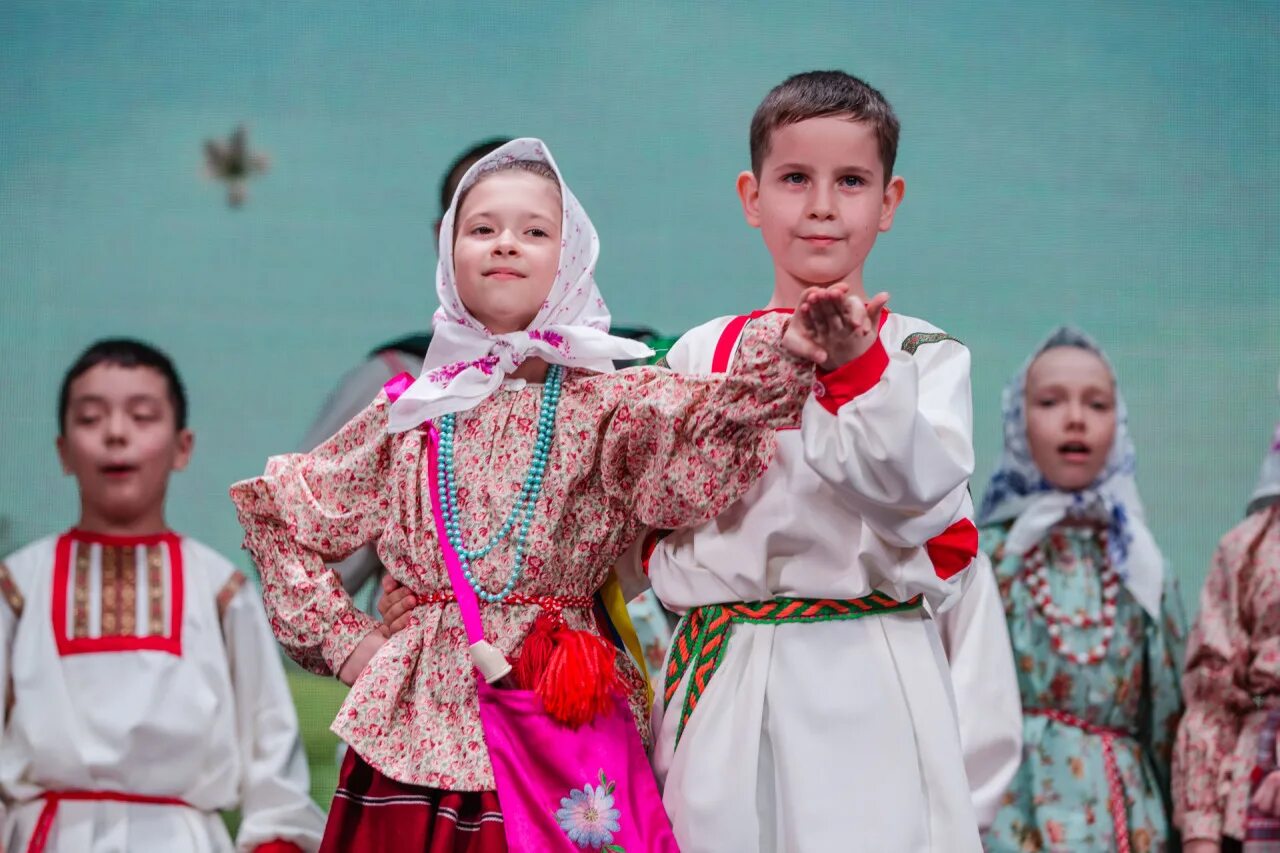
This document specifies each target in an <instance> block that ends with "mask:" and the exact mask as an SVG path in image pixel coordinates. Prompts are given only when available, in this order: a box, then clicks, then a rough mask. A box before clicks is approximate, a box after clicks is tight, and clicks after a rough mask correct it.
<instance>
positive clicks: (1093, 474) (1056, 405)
mask: <svg viewBox="0 0 1280 853" xmlns="http://www.w3.org/2000/svg"><path fill="white" fill-rule="evenodd" d="M1026 412H1027V443H1028V444H1029V445H1030V448H1031V458H1032V460H1033V461H1034V462H1035V464H1036V467H1037V468H1039V469H1040V473H1041V474H1043V475H1044V478H1045V479H1046V480H1048V481H1049V482H1050V483H1051V484H1052V485H1054V486H1056V487H1057V488H1059V489H1062V490H1064V491H1071V492H1074V491H1079V490H1080V489H1085V488H1088V487H1089V486H1090V485H1092V484H1093V482H1094V481H1095V480H1096V479H1097V478H1098V475H1099V474H1101V473H1102V469H1103V467H1104V466H1105V465H1106V464H1107V456H1108V454H1110V453H1111V445H1112V444H1113V443H1114V442H1115V438H1116V391H1115V382H1114V380H1113V379H1112V378H1111V371H1110V370H1108V369H1107V365H1106V363H1105V362H1104V361H1103V360H1102V359H1101V358H1099V357H1098V356H1097V354H1095V353H1092V352H1090V351H1088V350H1085V349H1081V348H1079V347H1054V348H1053V349H1050V350H1045V352H1044V353H1042V354H1041V355H1040V356H1039V357H1037V358H1036V360H1035V361H1033V362H1032V363H1031V367H1030V369H1029V370H1028V371H1027V399H1026Z"/></svg>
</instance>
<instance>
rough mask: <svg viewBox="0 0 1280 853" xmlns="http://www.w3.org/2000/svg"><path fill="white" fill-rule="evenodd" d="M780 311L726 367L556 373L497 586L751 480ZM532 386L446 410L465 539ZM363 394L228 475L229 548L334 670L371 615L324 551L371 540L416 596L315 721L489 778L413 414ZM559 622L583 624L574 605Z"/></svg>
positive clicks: (422, 764) (529, 404) (786, 370)
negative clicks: (235, 479)
mask: <svg viewBox="0 0 1280 853" xmlns="http://www.w3.org/2000/svg"><path fill="white" fill-rule="evenodd" d="M782 328H783V319H782V318H780V317H777V316H776V315H775V316H773V317H769V318H763V319H762V320H760V321H759V322H757V323H754V324H752V327H751V329H750V331H749V334H748V337H747V339H746V340H745V341H744V347H745V348H744V350H743V353H744V355H745V356H746V357H743V358H739V359H737V360H736V361H735V368H734V371H733V372H732V373H730V374H727V375H725V376H721V377H715V378H692V377H685V376H676V375H674V374H672V373H670V372H668V371H666V370H663V369H661V368H656V367H639V368H633V369H629V370H625V371H621V372H618V373H612V374H596V373H589V372H585V371H579V370H571V371H568V372H567V373H566V376H565V379H564V383H563V386H562V392H561V399H560V404H559V409H558V411H557V415H556V422H555V423H556V426H555V438H554V442H553V444H552V447H551V451H550V456H549V459H548V463H547V470H546V472H545V474H544V476H543V491H542V497H541V499H540V501H539V504H538V507H537V510H536V514H535V516H534V521H533V524H532V526H531V527H530V529H529V532H528V536H527V538H526V555H527V557H526V567H525V572H524V575H523V578H522V580H521V581H520V584H519V586H518V587H517V589H516V592H517V593H520V594H522V595H526V596H533V595H544V596H559V597H569V596H590V595H592V594H594V593H595V592H596V591H597V590H598V589H599V588H600V587H601V586H602V585H603V583H604V581H605V580H606V578H607V576H608V573H609V571H610V569H611V568H612V566H613V564H614V562H615V560H616V559H617V558H618V556H619V555H620V554H621V553H622V552H623V551H624V550H625V549H626V548H627V546H628V545H629V544H630V543H631V542H632V541H633V540H634V539H635V538H636V537H637V536H638V535H639V534H640V533H641V532H642V531H643V530H644V529H645V528H646V527H656V528H675V527H684V526H689V525H694V524H700V523H703V522H705V521H707V520H709V519H711V518H714V517H715V516H716V515H718V514H719V513H720V512H721V511H722V510H723V509H724V508H725V507H727V506H729V505H730V504H732V503H733V502H734V501H736V500H738V499H739V498H740V497H741V496H742V495H743V494H744V493H745V492H746V491H747V489H749V488H750V487H751V485H753V484H754V483H755V481H756V480H757V479H758V478H759V477H760V476H761V475H762V474H763V473H764V471H765V469H766V467H767V466H768V464H769V461H770V459H771V457H772V453H773V448H774V435H773V433H774V430H776V429H779V428H782V427H786V426H795V425H797V424H798V423H799V419H800V411H801V407H802V406H803V404H804V401H805V399H806V397H807V395H808V394H809V392H810V388H811V387H812V383H813V371H812V367H811V366H809V365H808V364H806V363H801V362H799V361H797V360H795V359H793V358H792V357H790V356H789V355H786V354H785V353H783V352H782V351H781V350H780V349H779V348H778V346H777V343H778V341H779V339H780V337H781V331H782ZM541 393H542V390H541V386H538V385H518V384H509V385H508V386H505V387H504V389H503V390H501V391H499V392H498V393H496V394H494V395H493V396H491V397H489V398H488V399H487V400H485V401H484V402H483V403H481V404H480V405H479V406H477V407H476V408H474V409H472V410H471V411H469V412H466V413H461V414H459V416H458V420H457V427H456V436H455V442H456V444H455V466H456V471H457V477H458V499H459V514H460V517H461V519H462V521H463V535H464V538H465V539H466V541H467V542H468V543H478V542H483V541H485V540H486V539H487V538H488V537H489V535H490V534H491V533H492V532H493V531H494V530H496V529H497V528H498V527H499V526H500V525H501V524H502V522H503V520H504V518H505V517H506V514H507V513H508V512H509V511H510V509H511V507H512V505H513V502H514V501H515V498H516V495H517V494H518V493H519V491H520V488H521V484H522V482H523V479H524V477H525V474H526V472H527V471H528V469H529V464H530V461H531V458H532V452H533V447H534V440H535V438H536V435H537V425H538V406H539V402H540V399H541ZM387 408H388V402H387V398H386V396H385V394H380V395H379V396H378V399H376V400H375V401H374V402H373V403H372V404H371V405H370V406H369V407H368V408H367V409H365V411H364V412H362V413H361V414H360V415H358V416H357V417H356V418H355V419H353V420H352V421H351V422H350V423H348V424H347V425H346V426H345V427H343V428H342V430H340V431H339V432H338V433H337V434H336V435H335V436H333V437H332V438H331V439H329V440H328V441H326V442H325V443H324V444H322V445H321V446H320V447H318V448H316V450H314V451H313V452H311V453H308V454H291V455H286V456H276V457H272V458H271V459H270V460H269V461H268V463H267V469H266V473H265V474H263V476H261V477H258V478H256V479H252V480H246V481H243V482H240V483H237V484H236V485H234V486H233V487H232V489H231V497H232V500H233V501H234V503H235V505H236V509H237V513H238V515H239V518H240V523H241V524H242V525H243V526H244V529H245V546H246V547H247V548H248V549H249V550H250V551H251V552H252V554H253V557H254V559H255V561H256V563H257V565H258V568H259V570H260V571H261V574H262V581H263V596H264V599H265V601H266V605H267V609H268V612H269V615H270V619H271V626H272V629H273V631H274V632H275V635H276V637H277V639H278V640H279V641H280V643H281V645H283V646H284V648H285V650H286V651H287V652H288V653H289V654H290V656H292V657H293V658H294V659H295V660H297V661H298V663H300V664H301V665H302V666H304V667H306V668H307V669H309V670H311V671H313V672H317V673H321V674H331V673H336V672H337V671H338V670H339V668H340V667H341V666H342V664H343V662H344V661H345V660H346V658H347V656H348V655H349V654H350V653H351V651H352V650H353V649H354V648H355V646H356V645H357V644H358V643H359V642H360V640H361V639H362V638H363V637H364V636H365V635H366V634H368V633H369V632H370V631H371V630H373V629H374V625H375V623H374V622H373V621H371V620H370V619H369V617H368V616H366V615H365V614H363V613H361V612H360V610H359V609H358V608H356V607H355V605H354V604H353V603H352V602H351V599H350V598H349V597H348V595H347V594H346V593H345V592H344V591H343V588H342V584H341V583H340V581H339V580H338V578H337V576H336V575H335V574H334V573H333V572H332V571H330V570H328V569H327V568H326V567H325V565H324V563H325V562H326V561H330V562H332V561H335V560H338V559H341V558H343V557H345V556H346V555H348V554H350V553H352V552H353V551H355V550H356V549H357V548H359V547H360V546H362V545H364V544H366V543H368V542H371V541H375V540H376V542H377V552H378V557H379V559H380V560H381V561H382V563H383V565H385V566H386V567H387V570H388V571H389V572H390V573H391V575H392V576H393V577H395V578H396V580H398V581H400V582H401V583H402V584H404V585H405V586H407V587H408V588H410V589H412V590H414V591H415V593H417V595H418V598H419V600H420V601H421V600H423V599H427V600H428V603H424V604H421V605H419V606H418V608H417V609H416V610H415V611H414V612H413V614H412V619H411V623H410V625H409V626H408V627H407V628H406V629H404V630H402V631H400V632H398V633H396V634H395V635H394V636H392V637H391V638H390V639H389V640H388V641H387V642H386V644H385V645H384V646H383V647H382V648H381V650H380V651H379V652H378V654H377V655H376V656H375V657H374V659H373V660H372V662H371V663H370V664H369V665H368V666H367V667H366V668H365V670H364V672H363V673H362V674H361V675H360V677H359V679H358V680H357V681H356V683H355V685H354V686H353V687H352V689H351V692H350V693H349V694H348V696H347V699H346V701H345V702H344V704H343V706H342V708H341V710H340V712H339V714H338V717H337V719H336V720H335V721H334V724H333V730H334V732H335V733H337V734H338V735H339V736H340V737H342V738H343V739H344V740H345V741H346V742H347V743H349V744H350V745H351V746H352V748H354V749H355V750H356V752H357V753H358V754H359V755H360V756H361V757H362V758H364V759H365V760H366V761H367V762H368V763H369V764H370V765H372V766H373V767H374V768H376V769H377V770H379V771H380V772H382V773H383V774H385V775H386V776H388V777H390V778H392V779H394V780H396V781H399V782H404V783H407V784H414V785H424V786H430V787H435V788H443V789H449V790H459V791H475V790H489V789H492V788H493V787H494V781H493V771H492V768H491V766H490V764H489V757H488V753H487V752H486V750H485V747H484V739H483V736H482V733H481V727H480V720H479V712H478V709H477V706H476V690H475V675H474V670H473V668H472V664H471V659H470V657H469V655H468V653H467V642H466V638H465V636H464V632H463V628H462V622H461V618H460V616H459V612H458V608H457V605H456V604H455V603H453V602H452V601H448V600H446V599H447V598H448V597H449V590H450V586H449V580H448V575H447V570H446V569H445V566H444V562H443V559H442V557H441V553H440V549H439V547H438V544H437V539H436V531H435V526H434V523H433V518H432V512H431V505H430V503H429V500H430V489H429V487H428V463H429V458H430V454H429V450H428V446H427V441H426V437H427V432H426V429H425V427H419V428H417V429H414V430H410V431H408V432H404V433H398V434H391V433H388V431H387V428H386V424H387ZM511 564H512V551H511V550H510V548H508V547H504V546H500V547H499V548H497V549H495V550H494V551H493V552H492V553H491V554H490V555H489V556H488V557H486V558H484V559H481V560H477V561H475V562H474V563H473V564H472V571H473V572H475V573H476V575H477V578H478V580H479V582H480V583H481V584H482V585H483V586H484V587H485V588H486V589H490V590H496V589H498V588H500V587H501V586H502V585H503V583H505V581H506V578H507V577H508V575H509V574H510V571H511ZM537 615H538V608H536V607H533V606H522V605H518V604H511V603H508V604H501V605H485V606H483V616H484V629H485V634H486V639H488V640H489V641H490V642H491V643H493V644H494V645H495V646H497V647H498V648H499V649H501V650H502V651H503V652H504V653H506V654H507V655H508V656H511V654H512V652H513V651H514V650H515V649H517V648H518V647H519V645H520V643H521V642H522V640H523V638H524V637H525V635H526V634H527V633H528V632H529V630H530V628H531V627H532V625H533V622H534V620H535V618H536V617H537ZM564 616H565V619H566V621H567V622H568V624H569V626H570V627H572V628H575V629H579V630H591V631H596V632H598V631H599V627H598V625H597V623H596V621H595V620H594V618H593V617H592V615H591V613H590V612H589V611H586V610H581V609H566V610H565V611H564ZM618 661H619V670H620V672H621V674H622V679H623V681H624V682H625V684H626V685H627V689H628V696H629V699H630V702H631V706H632V708H633V710H634V711H635V712H636V722H637V725H638V726H639V727H640V730H641V732H642V733H643V734H644V735H645V736H646V737H647V736H648V725H647V719H646V718H645V703H646V692H645V684H644V679H643V677H642V676H641V675H640V673H639V671H638V670H637V669H636V667H635V666H634V665H633V664H632V663H631V661H630V659H629V658H628V657H627V656H626V655H619V656H618Z"/></svg>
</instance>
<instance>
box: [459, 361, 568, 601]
mask: <svg viewBox="0 0 1280 853" xmlns="http://www.w3.org/2000/svg"><path fill="white" fill-rule="evenodd" d="M563 379H564V368H563V367H561V366H560V365H558V364H553V365H551V367H550V368H548V369H547V378H546V383H545V384H544V385H543V386H542V402H541V403H540V405H539V407H538V436H537V439H536V440H535V441H534V445H533V459H532V461H531V462H530V463H529V472H528V473H527V474H526V475H525V478H524V484H523V485H522V486H521V487H520V493H519V494H518V495H517V496H516V503H515V506H513V507H512V508H511V512H510V513H509V514H508V515H507V518H506V520H505V521H503V522H502V526H501V527H499V528H498V531H497V532H496V533H495V534H493V536H491V537H490V538H489V541H487V542H485V543H484V544H483V545H481V546H480V547H479V548H468V547H467V546H466V544H465V543H464V542H463V541H462V525H461V523H460V522H459V513H458V483H457V478H456V477H455V474H454V465H453V449H454V431H455V428H456V426H457V417H456V415H453V414H448V415H445V416H443V417H442V418H440V420H439V422H438V426H439V430H440V455H439V463H438V465H439V468H438V471H437V476H436V482H437V495H436V497H437V499H438V500H439V501H440V506H441V508H442V511H443V515H444V523H445V531H446V532H447V534H448V537H449V544H450V545H452V546H453V550H454V551H456V552H457V554H458V561H459V563H460V564H461V565H462V573H463V576H464V577H466V579H467V583H469V584H470V585H471V588H472V589H474V590H475V591H476V595H477V596H478V597H479V598H480V599H482V600H484V601H487V602H489V603H491V604H492V603H496V602H499V601H502V600H503V599H505V598H506V597H507V596H508V595H510V594H511V593H512V591H513V590H515V588H516V584H517V583H519V582H520V577H521V576H522V575H523V574H524V548H525V539H526V537H527V536H528V535H529V525H530V524H532V522H533V512H534V508H535V507H536V505H537V503H538V497H539V495H541V494H542V476H543V474H544V473H545V472H546V468H547V457H548V455H549V454H550V451H551V440H552V438H553V436H554V435H555V423H556V409H557V408H558V407H559V405H560V387H561V382H562V380H563ZM513 530H514V531H515V554H514V557H513V558H512V565H511V575H510V576H509V577H508V578H507V582H506V583H505V584H503V586H502V589H500V590H499V591H498V592H489V591H488V590H486V589H485V588H484V587H482V586H481V585H480V581H479V580H477V579H476V577H475V575H473V574H472V572H471V562H472V561H473V560H479V559H482V558H484V557H486V556H488V555H489V553H490V552H491V551H493V549H494V548H496V547H497V546H498V545H500V544H501V543H502V542H503V540H505V539H506V538H507V537H509V536H510V535H511V533H512V531H513Z"/></svg>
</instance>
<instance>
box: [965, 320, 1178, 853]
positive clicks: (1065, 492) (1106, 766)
mask: <svg viewBox="0 0 1280 853" xmlns="http://www.w3.org/2000/svg"><path fill="white" fill-rule="evenodd" d="M1004 440H1005V447H1004V455H1003V458H1002V460H1001V463H1000V467H999V469H998V470H997V471H996V473H995V475H994V476H993V477H992V478H991V483H990V485H989V486H988V488H987V493H986V496H985V500H984V502H983V506H982V510H981V512H980V513H979V518H978V523H979V525H981V526H982V531H981V539H982V548H983V550H984V551H986V552H987V553H989V554H991V559H992V563H993V564H994V565H995V568H996V577H997V580H998V583H999V585H1000V588H1001V593H1002V595H1003V597H1004V601H1005V615H1006V619H1007V621H1008V624H1009V633H1010V639H1011V640H1012V643H1013V652H1014V657H1015V659H1016V661H1017V664H1018V680H1019V687H1020V690H1021V693H1022V702H1023V714H1024V723H1023V726H1024V729H1023V741H1024V744H1025V749H1024V755H1025V758H1024V760H1023V763H1022V766H1021V767H1020V768H1019V770H1018V773H1017V775H1016V776H1015V777H1014V780H1013V782H1012V784H1011V785H1010V787H1009V790H1008V791H1007V793H1006V794H1005V798H1004V804H1003V805H1002V807H1001V809H1000V811H999V813H998V814H997V815H996V819H995V822H994V823H993V824H992V826H991V828H990V829H989V831H988V832H987V834H986V839H985V840H986V845H987V849H988V850H990V851H1021V850H1046V851H1062V853H1068V851H1069V852H1070V853H1076V851H1081V850H1118V851H1122V853H1123V851H1130V850H1132V851H1135V853H1137V851H1153V850H1157V851H1162V850H1176V849H1177V847H1176V843H1175V842H1174V841H1173V840H1172V838H1171V832H1170V825H1169V817H1170V812H1169V761H1170V752H1171V750H1172V746H1173V737H1174V731H1175V729H1176V726H1177V723H1178V716H1179V713H1180V711H1181V696H1180V693H1179V688H1178V668H1179V666H1180V665H1181V662H1182V653H1181V646H1182V642H1183V637H1184V633H1185V632H1184V621H1183V615H1182V610H1181V605H1180V600H1179V598H1178V593H1177V590H1176V586H1175V584H1174V582H1173V579H1172V578H1170V577H1168V576H1167V575H1166V573H1165V569H1164V559H1163V557H1162V556H1161V553H1160V549H1159V548H1158V547H1157V545H1156V542H1155V540H1154V539H1153V538H1152V535H1151V532H1150V530H1149V529H1148V528H1147V524H1146V520H1145V518H1144V516H1143V509H1142V503H1141V501H1140V500H1139V498H1138V489H1137V484H1136V482H1135V480H1134V450H1133V444H1132V441H1131V439H1130V437H1129V432H1128V428H1127V425H1126V415H1125V407H1124V401H1123V399H1122V397H1121V396H1120V392H1119V389H1118V388H1117V386H1116V378H1115V372H1114V370H1113V369H1112V367H1111V364H1110V362H1109V361H1108V360H1107V358H1106V356H1105V355H1104V354H1103V353H1102V351H1101V350H1100V349H1099V348H1098V346H1097V345H1096V344H1095V343H1094V342H1093V341H1092V340H1090V338H1089V337H1088V336H1086V335H1085V334H1084V333H1082V332H1079V331H1077V330H1075V329H1071V328H1062V329H1059V330H1058V331H1056V332H1054V333H1053V334H1052V335H1051V336H1050V337H1049V339H1048V340H1047V341H1046V342H1045V343H1044V344H1043V345H1042V346H1041V347H1040V348H1039V349H1038V350H1037V351H1036V353H1035V354H1034V355H1033V356H1032V358H1031V359H1030V360H1029V361H1028V363H1027V365H1026V366H1025V367H1024V369H1023V370H1022V372H1021V373H1019V374H1018V376H1017V377H1016V378H1015V379H1014V381H1013V382H1012V383H1011V384H1010V385H1009V386H1008V387H1007V388H1006V389H1005V392H1004Z"/></svg>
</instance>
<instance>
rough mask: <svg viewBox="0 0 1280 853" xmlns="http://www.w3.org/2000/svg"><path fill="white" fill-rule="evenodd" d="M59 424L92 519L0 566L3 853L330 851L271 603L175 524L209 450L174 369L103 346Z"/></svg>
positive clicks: (133, 351) (66, 394)
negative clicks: (171, 497) (177, 507)
mask: <svg viewBox="0 0 1280 853" xmlns="http://www.w3.org/2000/svg"><path fill="white" fill-rule="evenodd" d="M58 424H59V435H58V440H57V448H58V455H59V457H60V459H61V461H62V467H63V470H64V471H65V472H66V473H68V474H70V475H71V476H73V477H75V478H76V483H77V486H78V488H79V493H80V518H79V520H78V521H77V523H76V526H75V527H73V528H72V529H71V530H69V531H67V532H66V533H63V534H61V535H55V536H50V537H47V538H45V539H41V540H39V541H38V542H35V543H33V544H31V545H28V546H27V547H25V548H23V549H21V550H20V551H18V552H17V553H15V554H13V555H12V556H10V557H8V558H7V559H6V560H5V561H4V562H3V563H0V591H3V594H4V596H3V597H4V599H5V601H4V602H2V603H0V681H3V682H4V683H5V684H6V687H7V697H8V702H7V703H6V706H5V712H4V713H5V716H4V735H3V738H0V793H2V794H3V799H4V802H5V803H6V807H5V809H4V814H3V829H2V831H0V832H2V834H0V844H2V847H3V849H4V850H7V851H10V853H13V851H21V850H27V851H33V852H34V851H42V850H43V851H48V853H54V851H57V853H106V851H119V850H129V851H143V853H146V851H155V853H162V852H163V853H182V851H192V853H194V851H224V852H225V853H230V851H232V850H241V851H256V853H289V851H293V853H299V851H312V850H315V849H316V848H317V847H318V846H319V842H320V833H321V830H322V827H323V817H322V815H321V814H320V811H319V809H317V808H316V806H315V804H314V803H312V802H311V800H310V798H309V796H308V788H309V783H308V775H307V766H306V761H305V758H304V756H303V753H302V749H301V743H300V740H299V736H298V722H297V717H296V716H295V714H294V709H293V702H292V699H291V698H290V695H289V690H288V686H287V684H286V682H285V676H284V670H283V668H282V666H281V663H280V659H279V655H278V654H277V652H276V650H275V642H274V639H273V637H272V636H271V631H270V629H269V627H268V625H267V621H266V617H265V614H264V613H263V610H262V605H261V602H260V601H259V599H258V596H257V594H256V593H255V591H254V589H253V587H252V585H250V584H246V583H245V578H244V576H243V575H241V574H240V573H239V572H238V571H236V569H235V568H234V567H233V566H232V565H231V564H230V563H229V562H228V561H227V560H225V559H223V558H222V557H221V556H219V555H218V554H216V553H214V552H213V551H212V550H210V549H209V548H207V547H206V546H204V545H202V544H200V543H199V542H196V541H194V540H192V539H189V538H187V537H184V536H180V535H178V534H176V533H174V532H173V531H171V530H169V528H168V525H167V524H166V523H165V513H164V500H165V493H166V490H167V487H168V483H169V476H170V474H171V473H172V472H173V471H180V470H182V469H183V468H185V467H186V465H187V462H188V460H189V459H190V457H191V450H192V444H193V436H192V433H191V431H190V430H189V429H188V428H187V403H186V396H185V393H184V391H183V387H182V382H181V380H180V379H179V377H178V374H177V372H176V371H175V369H174V367H173V364H172V363H171V362H170V360H169V359H168V358H167V357H166V356H165V355H164V354H163V353H161V352H159V351H158V350H156V349H154V348H152V347H150V346H148V345H147V344H144V343H140V342H137V341H131V340H121V339H117V340H104V341H99V342H98V343H95V344H94V345H93V346H91V347H89V349H87V350H86V351H85V352H84V353H83V354H82V355H81V356H80V358H79V359H78V360H77V361H76V363H75V364H74V365H73V366H72V368H71V369H70V370H69V371H68V372H67V374H66V377H65V379H64V380H63V384H62V390H61V394H60V396H59V402H58ZM229 809H240V810H241V813H242V822H241V824H240V829H239V833H238V838H237V839H236V841H235V843H234V844H233V842H232V839H231V838H230V836H229V835H228V833H227V830H226V827H225V825H224V823H223V820H222V817H221V815H220V814H219V812H220V811H223V810H229Z"/></svg>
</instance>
